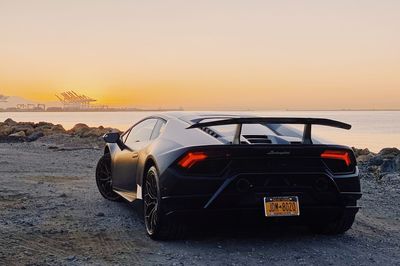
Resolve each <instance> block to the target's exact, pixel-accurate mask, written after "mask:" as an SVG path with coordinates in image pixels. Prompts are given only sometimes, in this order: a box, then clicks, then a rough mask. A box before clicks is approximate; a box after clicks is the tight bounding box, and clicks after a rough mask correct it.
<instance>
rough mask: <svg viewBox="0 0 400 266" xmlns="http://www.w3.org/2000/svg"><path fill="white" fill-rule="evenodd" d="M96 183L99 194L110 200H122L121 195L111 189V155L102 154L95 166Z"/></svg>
mask: <svg viewBox="0 0 400 266" xmlns="http://www.w3.org/2000/svg"><path fill="white" fill-rule="evenodd" d="M96 184H97V188H98V189H99V192H100V194H101V195H102V196H103V197H104V198H106V199H108V200H111V201H122V197H121V196H120V195H118V194H117V193H115V192H114V191H113V189H112V178H111V156H110V154H109V153H106V154H104V155H103V156H102V157H101V158H100V160H99V162H98V163H97V167H96Z"/></svg>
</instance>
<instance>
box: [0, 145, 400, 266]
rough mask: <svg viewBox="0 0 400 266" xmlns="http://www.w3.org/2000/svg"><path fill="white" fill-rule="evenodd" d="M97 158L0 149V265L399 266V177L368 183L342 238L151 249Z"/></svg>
mask: <svg viewBox="0 0 400 266" xmlns="http://www.w3.org/2000/svg"><path fill="white" fill-rule="evenodd" d="M100 155H101V150H100V149H97V150H96V149H74V150H68V149H61V150H60V149H57V148H56V147H51V146H48V145H46V144H43V143H40V142H34V143H15V144H7V143H2V144H0V265H21V264H22V265H25V264H28V265H46V264H51V265H82V264H83V265H88V264H89V265H91V264H94V265H105V264H121V265H127V264H129V265H261V264H270V265H271V264H272V265H294V264H295V265H376V264H379V265H400V204H399V203H400V180H399V179H398V178H393V179H391V180H386V181H381V182H378V181H375V180H373V179H366V178H363V179H362V186H363V192H364V197H363V198H362V200H361V203H360V205H361V206H363V209H362V210H361V211H360V213H359V214H358V215H357V220H356V223H355V224H354V226H353V229H352V230H350V231H349V232H348V233H346V234H345V235H343V236H321V235H314V234H312V233H310V232H309V231H308V230H307V229H306V228H302V227H289V228H288V227H279V226H271V227H263V228H262V229H260V228H257V229H242V230H240V229H237V230H236V229H235V230H222V231H220V232H216V231H207V230H205V231H203V232H200V233H199V232H198V233H194V234H192V235H190V236H189V237H188V239H186V240H180V241H173V242H155V241H152V240H150V239H149V238H148V237H147V236H146V235H145V230H144V225H143V222H142V217H141V213H140V211H138V207H137V206H135V204H134V205H133V206H132V205H130V204H127V203H114V202H108V201H106V200H105V199H103V198H102V197H101V195H100V194H99V193H98V192H97V188H96V185H95V179H94V171H95V165H96V161H97V159H98V158H99V156H100Z"/></svg>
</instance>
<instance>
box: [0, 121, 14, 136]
mask: <svg viewBox="0 0 400 266" xmlns="http://www.w3.org/2000/svg"><path fill="white" fill-rule="evenodd" d="M12 133H13V129H12V127H11V126H9V125H7V124H5V123H4V124H2V125H0V136H8V135H10V134H12Z"/></svg>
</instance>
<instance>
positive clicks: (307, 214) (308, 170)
mask: <svg viewBox="0 0 400 266" xmlns="http://www.w3.org/2000/svg"><path fill="white" fill-rule="evenodd" d="M313 125H319V126H328V127H335V128H341V129H346V130H348V129H350V128H351V126H350V125H349V124H346V123H343V122H339V121H335V120H330V119H323V118H293V117H258V116H252V115H248V114H243V115H230V114H211V113H205V112H204V113H187V112H167V113H161V114H155V115H153V116H150V117H147V118H145V119H143V120H141V121H139V122H137V123H136V124H134V125H133V126H132V127H131V128H129V129H128V130H127V131H126V132H124V133H123V134H119V133H114V132H110V133H107V134H106V135H105V136H104V140H105V142H106V146H105V149H104V155H103V156H102V157H101V158H100V160H99V162H98V164H97V168H96V183H97V187H98V189H99V191H100V193H101V195H102V196H103V197H104V198H106V199H108V200H112V201H121V200H127V201H129V202H133V201H136V200H140V201H142V203H143V204H142V205H143V214H144V215H143V216H144V224H145V228H146V231H147V234H148V235H149V236H150V237H151V238H152V239H159V240H163V239H175V238H178V237H182V235H183V233H184V229H185V228H186V227H185V226H184V223H185V221H186V220H187V218H192V217H196V216H199V217H200V216H201V217H207V216H208V215H212V214H218V215H221V216H223V215H225V214H234V215H236V214H237V215H241V216H245V217H246V219H260V220H277V221H280V220H281V219H289V220H295V221H297V220H298V221H299V222H300V221H301V222H304V223H306V224H307V225H308V226H309V227H310V228H311V229H312V230H313V231H314V232H316V233H323V234H342V233H344V232H346V231H347V230H349V229H350V228H351V226H352V224H353V222H354V219H355V215H356V213H357V212H358V210H359V207H358V205H357V200H359V199H360V198H361V189H360V181H359V177H358V168H357V163H356V159H355V156H354V153H353V150H352V149H351V148H349V147H346V146H341V145H336V144H324V142H323V141H321V140H320V139H318V138H317V137H315V136H312V134H311V129H312V126H313ZM299 126H300V127H301V128H299ZM212 217H215V216H212ZM217 217H218V216H217ZM213 219H217V218H213Z"/></svg>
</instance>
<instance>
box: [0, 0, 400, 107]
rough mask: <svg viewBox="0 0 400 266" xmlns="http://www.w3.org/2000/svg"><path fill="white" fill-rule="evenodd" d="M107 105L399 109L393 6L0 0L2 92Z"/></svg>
mask: <svg viewBox="0 0 400 266" xmlns="http://www.w3.org/2000/svg"><path fill="white" fill-rule="evenodd" d="M64 90H75V91H77V92H80V93H84V94H88V95H90V96H92V97H94V98H97V99H98V103H99V104H109V105H113V106H148V107H164V108H168V107H180V106H181V107H183V108H185V109H258V110H260V109H341V108H350V109H351V108H352V109H360V108H373V109H380V108H381V109H386V108H388V109H389V108H397V109H398V108H400V1H398V0H393V1H390V0H380V1H377V0H375V1H369V0H359V1H351V0H344V1H340V0H335V1H321V0H316V1H301V0H293V1H286V0H280V1H266V0H261V1H249V0H246V1H244V0H243V1H236V0H220V1H216V0H213V1H208V0H201V1H188V0H182V1H168V0H164V1H135V0H126V1H124V0H68V1H64V0H47V1H41V0H36V1H32V0H26V1H19V0H9V1H6V0H1V1H0V94H6V95H17V96H22V97H25V98H29V99H33V100H35V101H54V100H55V97H54V94H55V93H59V92H62V91H64Z"/></svg>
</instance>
